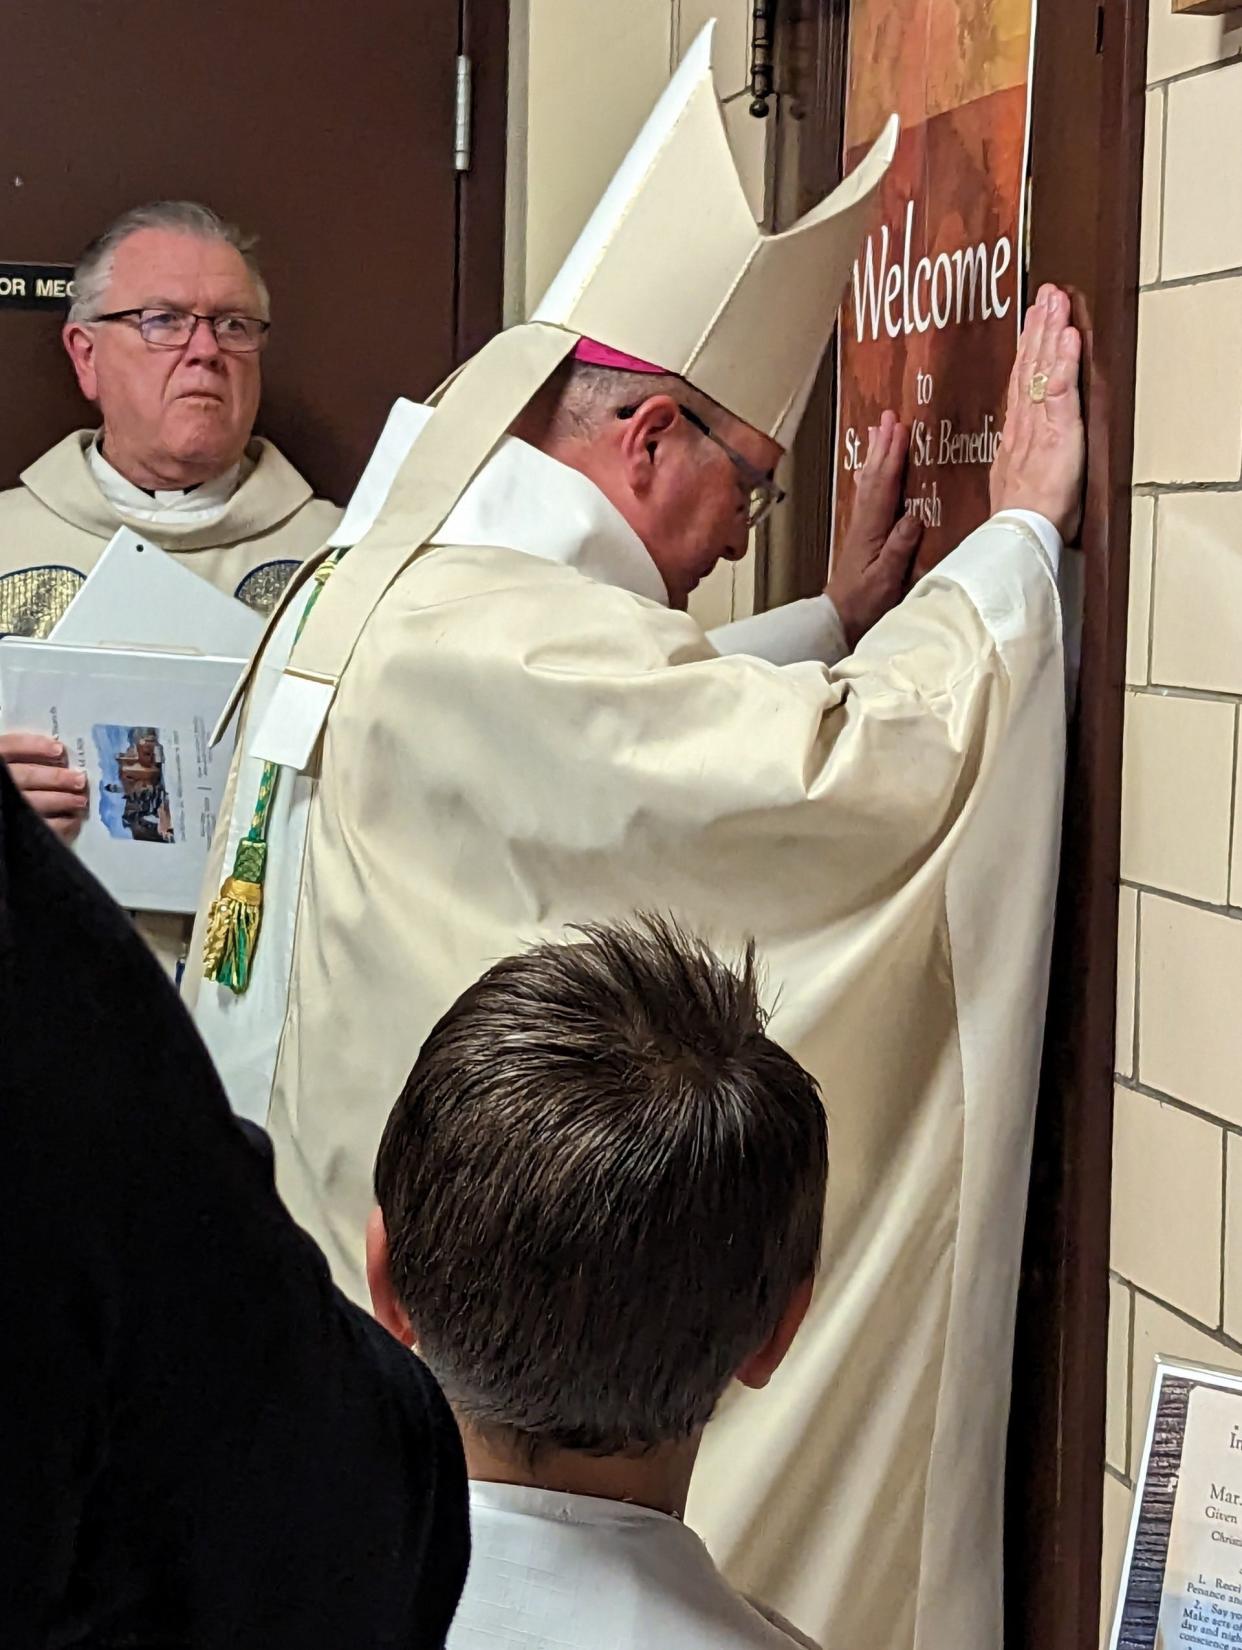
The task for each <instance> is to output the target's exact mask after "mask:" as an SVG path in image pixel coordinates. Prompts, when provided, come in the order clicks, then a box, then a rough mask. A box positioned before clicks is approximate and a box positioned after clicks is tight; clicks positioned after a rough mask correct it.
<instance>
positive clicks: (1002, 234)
mask: <svg viewBox="0 0 1242 1650" xmlns="http://www.w3.org/2000/svg"><path fill="white" fill-rule="evenodd" d="M1034 29H1035V0H907V4H905V5H902V6H901V7H897V6H894V5H892V3H891V0H855V3H854V5H853V6H852V8H851V19H850V40H849V62H848V71H847V89H846V106H845V166H846V169H847V170H849V169H850V168H852V167H853V166H855V165H857V163H858V162H859V160H861V159H862V157H863V155H864V154H865V153H866V151H867V149H868V147H869V146H870V144H871V142H872V141H873V140H874V138H875V137H876V136H877V135H878V134H879V132H880V130H881V128H882V127H883V125H884V122H885V120H886V119H887V117H888V115H889V114H890V113H891V112H892V110H894V109H896V110H897V111H898V112H899V114H900V115H901V120H902V136H901V142H900V145H899V147H898V150H897V156H896V159H895V160H894V162H893V165H892V168H891V169H890V171H889V174H888V176H887V178H886V179H885V181H884V184H883V187H882V189H881V194H880V211H879V214H878V218H877V221H876V223H875V226H874V228H873V230H872V233H871V234H870V236H869V237H868V239H867V241H866V243H865V245H864V246H863V248H862V250H861V252H860V254H859V257H858V259H857V261H856V262H855V265H854V274H853V280H852V282H851V286H850V290H849V292H848V294H847V297H846V302H845V306H844V308H843V310H842V313H841V324H840V328H839V331H838V351H839V356H838V364H839V373H838V380H837V381H838V385H839V390H838V417H837V477H836V499H837V521H836V533H837V534H839V533H841V532H842V530H843V528H844V525H845V522H846V520H847V519H848V514H849V509H850V506H851V502H852V494H853V488H852V486H851V485H850V481H851V476H852V474H853V472H854V471H855V470H856V469H858V467H859V466H860V465H861V464H862V462H863V459H864V458H865V457H866V451H867V431H868V429H869V428H870V427H871V426H872V425H874V424H876V423H877V422H878V420H879V417H880V414H881V412H883V411H884V409H885V408H886V407H892V408H894V409H896V411H897V412H898V413H899V415H900V416H901V418H902V419H903V420H904V421H905V422H906V423H907V424H909V425H910V428H911V446H910V468H909V476H908V481H907V498H906V509H907V511H909V512H910V513H911V514H914V515H917V516H919V517H920V519H921V520H922V521H923V522H924V524H925V529H926V531H925V537H924V543H923V550H922V552H921V555H920V564H921V565H923V566H930V565H932V564H933V563H934V562H936V561H938V560H939V559H940V557H941V556H942V555H944V554H945V553H946V552H947V551H948V550H951V549H952V548H953V546H954V545H955V544H958V543H960V541H961V540H962V539H963V538H965V537H966V535H967V534H968V533H969V532H971V531H972V529H974V528H975V527H977V526H978V525H979V523H980V522H981V521H983V520H984V519H985V517H986V516H987V515H988V471H989V469H990V467H991V463H992V460H993V458H994V457H995V455H996V449H997V447H998V446H999V444H1000V437H1001V429H1002V426H1003V423H1004V406H1005V391H1006V387H1007V384H1008V379H1009V372H1010V368H1011V367H1012V365H1013V354H1014V345H1015V343H1016V341H1017V338H1018V335H1019V333H1020V331H1021V319H1022V301H1021V300H1022V293H1021V269H1022V264H1023V241H1024V230H1025V196H1026V170H1027V155H1028V144H1029V137H1030V65H1031V54H1032V48H1033V41H1034Z"/></svg>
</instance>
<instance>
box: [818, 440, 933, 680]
mask: <svg viewBox="0 0 1242 1650" xmlns="http://www.w3.org/2000/svg"><path fill="white" fill-rule="evenodd" d="M869 434H870V440H869V443H868V447H867V457H866V459H865V461H864V463H863V464H862V466H861V468H860V469H858V470H856V471H855V474H854V485H855V494H854V509H853V512H852V514H851V516H850V520H849V525H848V527H847V528H846V530H845V532H844V533H843V534H842V536H841V539H840V541H839V542H838V543H837V544H836V545H834V546H833V552H832V566H831V568H830V570H829V574H828V584H827V587H826V593H827V594H828V595H829V596H830V597H831V598H832V600H833V603H834V604H835V606H836V609H837V612H838V613H839V614H840V617H841V623H842V625H843V626H844V627H845V637H846V640H847V641H848V643H849V645H850V647H851V648H854V647H856V646H857V645H858V643H859V642H860V641H861V639H862V638H863V637H864V636H865V635H866V633H867V632H868V630H870V629H871V626H872V625H873V624H875V623H876V622H877V620H879V619H882V618H883V617H884V615H885V614H886V613H887V612H888V611H889V609H890V608H893V607H896V605H897V603H898V602H899V601H900V600H901V598H902V597H903V596H904V595H905V593H906V588H907V586H908V583H909V579H910V569H911V567H912V566H913V564H914V557H915V555H916V553H917V551H918V548H919V543H920V541H921V539H922V537H923V524H922V522H921V521H920V520H919V519H918V518H917V517H916V516H911V515H904V514H903V515H901V516H900V518H899V519H897V521H896V525H894V518H895V517H897V515H898V511H899V510H900V509H901V497H902V486H903V483H904V481H905V474H906V459H907V456H908V454H909V451H910V431H909V428H908V427H907V426H906V425H905V424H902V423H900V422H899V421H898V418H897V415H896V413H892V412H886V413H884V414H883V415H882V416H881V418H880V422H879V424H878V425H877V426H876V428H875V429H873V430H871V431H870V432H869Z"/></svg>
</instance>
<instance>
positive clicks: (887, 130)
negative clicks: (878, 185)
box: [876, 114, 901, 165]
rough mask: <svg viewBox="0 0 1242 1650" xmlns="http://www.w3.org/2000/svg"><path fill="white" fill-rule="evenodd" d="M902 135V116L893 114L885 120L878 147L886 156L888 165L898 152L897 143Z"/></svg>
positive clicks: (885, 159)
mask: <svg viewBox="0 0 1242 1650" xmlns="http://www.w3.org/2000/svg"><path fill="white" fill-rule="evenodd" d="M900 137H901V116H900V115H898V114H891V115H889V117H888V120H887V121H886V122H885V125H884V130H883V131H882V132H881V133H880V139H879V142H878V143H877V144H876V148H877V149H878V150H879V151H880V153H881V154H882V155H883V156H884V161H885V164H886V165H891V164H892V160H893V156H894V155H895V154H896V153H897V143H898V140H899V138H900Z"/></svg>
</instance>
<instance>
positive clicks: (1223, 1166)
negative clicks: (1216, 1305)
mask: <svg viewBox="0 0 1242 1650" xmlns="http://www.w3.org/2000/svg"><path fill="white" fill-rule="evenodd" d="M1228 1209H1229V1134H1228V1131H1227V1130H1226V1132H1225V1138H1224V1140H1223V1141H1222V1142H1221V1153H1220V1332H1221V1334H1222V1335H1223V1334H1224V1333H1225V1255H1226V1252H1227V1251H1226V1241H1227V1231H1228V1226H1227V1216H1228Z"/></svg>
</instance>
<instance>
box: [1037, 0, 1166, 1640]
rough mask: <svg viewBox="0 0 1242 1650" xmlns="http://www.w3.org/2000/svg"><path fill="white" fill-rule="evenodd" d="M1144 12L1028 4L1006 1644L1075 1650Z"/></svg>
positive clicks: (1129, 449)
mask: <svg viewBox="0 0 1242 1650" xmlns="http://www.w3.org/2000/svg"><path fill="white" fill-rule="evenodd" d="M1155 3H1157V4H1160V3H1162V0H1155ZM1147 4H1148V0H1099V3H1098V4H1094V3H1089V0H1039V9H1040V16H1039V32H1038V35H1037V40H1036V58H1035V100H1034V116H1033V131H1034V141H1033V147H1032V157H1031V175H1032V210H1031V280H1032V282H1034V283H1038V282H1040V281H1043V280H1048V279H1056V280H1058V281H1060V282H1061V283H1062V284H1064V285H1067V286H1068V287H1070V289H1071V290H1072V292H1073V294H1074V299H1075V310H1076V318H1077V320H1078V323H1079V325H1080V326H1081V327H1082V329H1083V333H1084V337H1085V340H1086V372H1085V385H1086V394H1087V426H1088V439H1089V447H1090V457H1089V464H1088V474H1087V498H1086V513H1085V518H1084V526H1083V532H1082V546H1083V551H1084V578H1085V587H1086V602H1085V610H1084V622H1083V642H1082V677H1081V685H1080V693H1079V707H1078V712H1077V715H1076V716H1075V718H1074V722H1073V725H1072V727H1071V734H1070V751H1069V772H1068V785H1067V801H1066V811H1065V838H1064V847H1063V857H1062V877H1061V892H1060V898H1059V901H1058V909H1057V931H1056V940H1055V944H1054V955H1053V967H1052V991H1051V998H1050V1003H1049V1014H1048V1029H1047V1036H1046V1040H1045V1045H1044V1075H1043V1084H1042V1092H1041V1096H1040V1107H1039V1115H1038V1119H1037V1124H1036V1138H1035V1159H1034V1167H1033V1173H1032V1196H1031V1202H1030V1211H1029V1214H1028V1218H1027V1228H1026V1249H1025V1256H1024V1266H1023V1286H1022V1295H1021V1300H1020V1303H1019V1313H1018V1335H1017V1345H1016V1359H1015V1375H1014V1386H1013V1411H1012V1419H1011V1426H1010V1439H1009V1470H1008V1492H1009V1493H1008V1507H1007V1538H1008V1539H1007V1553H1008V1564H1007V1572H1008V1588H1007V1607H1008V1609H1007V1629H1008V1630H1007V1642H1008V1645H1009V1647H1010V1650H1019V1647H1021V1650H1087V1647H1088V1646H1090V1647H1094V1646H1095V1645H1096V1643H1097V1642H1098V1635H1099V1621H1100V1533H1101V1532H1100V1526H1101V1517H1102V1507H1103V1490H1104V1412H1105V1395H1106V1388H1107V1347H1108V1259H1109V1204H1110V1196H1109V1193H1110V1189H1111V1179H1112V1125H1113V1071H1114V1065H1115V1058H1114V1055H1115V1051H1114V1040H1115V1016H1116V1001H1117V998H1116V978H1117V885H1118V876H1119V837H1120V816H1121V740H1122V717H1123V706H1124V691H1123V690H1124V682H1125V640H1126V616H1127V596H1128V588H1129V552H1130V499H1131V476H1132V459H1133V431H1134V365H1135V353H1136V338H1137V325H1138V270H1139V227H1140V208H1141V199H1142V168H1143V122H1144V117H1145V94H1146V63H1147ZM1015 939H1018V936H1015Z"/></svg>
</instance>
